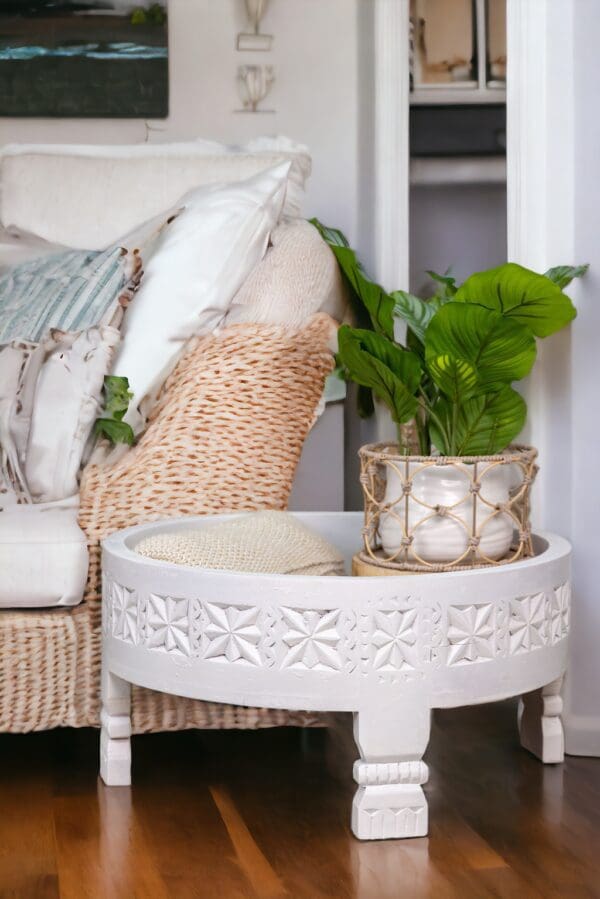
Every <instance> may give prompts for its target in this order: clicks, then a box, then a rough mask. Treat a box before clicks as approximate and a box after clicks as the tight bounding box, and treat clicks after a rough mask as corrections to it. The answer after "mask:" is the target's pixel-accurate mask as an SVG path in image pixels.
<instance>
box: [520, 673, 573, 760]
mask: <svg viewBox="0 0 600 899" xmlns="http://www.w3.org/2000/svg"><path fill="white" fill-rule="evenodd" d="M562 680H563V679H562V677H559V678H558V679H557V680H555V681H552V683H551V684H547V685H546V686H545V687H542V688H541V689H540V690H533V691H532V692H531V693H525V694H524V696H523V698H522V700H521V702H520V703H519V734H520V737H521V745H522V746H523V747H524V748H525V749H528V750H529V752H531V753H533V755H535V756H537V758H539V759H541V761H542V762H545V763H547V764H548V763H549V764H551V763H556V762H562V761H564V757H565V739H564V733H563V726H562V721H561V718H560V716H561V713H562V707H563V701H562V697H561V695H560V689H561V686H562Z"/></svg>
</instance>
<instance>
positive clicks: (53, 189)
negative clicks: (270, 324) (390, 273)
mask: <svg viewBox="0 0 600 899" xmlns="http://www.w3.org/2000/svg"><path fill="white" fill-rule="evenodd" d="M282 161H288V162H290V163H291V168H290V174H289V184H288V190H287V194H286V198H285V206H284V210H283V212H284V215H287V216H297V215H300V214H301V205H302V200H303V196H304V184H305V181H306V179H307V178H308V176H309V174H310V168H311V160H310V155H309V154H308V150H307V148H306V147H304V146H302V145H300V144H295V143H293V142H292V141H290V140H287V139H285V138H261V139H259V140H255V141H253V142H252V143H250V144H247V145H246V146H243V147H227V146H224V145H223V144H217V143H214V142H207V141H189V142H187V143H178V144H169V143H167V144H135V145H130V146H127V145H125V146H123V145H113V146H82V145H75V144H73V145H52V144H45V145H44V144H38V145H36V144H29V145H27V144H21V145H19V144H15V145H11V146H7V147H5V148H4V149H3V150H2V152H1V153H0V181H1V191H0V221H1V223H2V225H4V227H5V228H8V227H9V226H15V227H17V228H20V229H22V230H25V231H30V232H33V233H35V234H37V235H39V236H40V237H43V238H45V239H46V240H50V241H54V242H57V243H60V244H64V245H65V246H68V247H76V248H79V249H86V250H88V249H104V247H106V246H108V245H109V244H111V243H113V242H114V241H115V240H116V239H118V238H119V237H120V236H121V235H122V234H125V233H126V232H128V231H131V230H132V229H133V228H135V227H136V225H139V223H140V222H143V221H145V220H146V219H149V218H152V217H153V216H155V215H158V214H160V213H162V212H163V211H164V210H165V209H169V208H170V207H171V206H172V205H173V204H174V203H176V202H177V200H178V199H179V198H180V197H181V196H182V195H183V194H185V193H186V192H187V191H189V190H192V189H193V188H196V187H199V186H201V185H206V184H217V183H232V182H235V181H242V180H244V179H246V178H250V177H251V176H252V175H255V174H256V173H257V172H262V171H265V170H266V169H268V168H272V167H273V166H274V165H277V164H278V163H280V162H282Z"/></svg>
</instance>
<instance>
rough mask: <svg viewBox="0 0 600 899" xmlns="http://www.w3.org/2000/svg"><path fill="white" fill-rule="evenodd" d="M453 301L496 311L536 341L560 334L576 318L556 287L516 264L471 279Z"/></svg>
mask: <svg viewBox="0 0 600 899" xmlns="http://www.w3.org/2000/svg"><path fill="white" fill-rule="evenodd" d="M454 299H455V300H456V301H458V302H462V303H478V304H479V305H480V306H486V307H487V308H488V309H495V310H497V311H498V312H500V313H501V314H502V315H504V316H506V317H508V318H512V319H513V320H514V321H517V322H520V323H521V324H522V325H525V326H526V327H527V328H529V329H530V331H531V332H532V333H533V334H535V336H536V337H548V336H549V335H550V334H554V332H555V331H560V329H561V328H564V326H565V325H567V324H568V323H569V322H570V321H571V320H572V319H574V318H575V315H576V314H577V313H576V312H575V307H574V306H573V303H572V302H571V300H570V299H569V297H568V296H567V295H566V294H564V293H563V292H562V290H561V288H560V287H559V285H558V284H556V283H555V282H554V281H551V280H550V278H547V277H546V275H538V274H537V273H536V272H532V271H530V269H528V268H523V266H522V265H517V264H516V263H515V262H507V263H506V264H505V265H500V266H498V268H492V269H490V270H489V271H487V272H476V273H475V274H474V275H471V277H470V278H467V280H466V281H465V283H464V284H463V285H462V286H461V287H459V289H458V290H457V292H456V295H455V297H454Z"/></svg>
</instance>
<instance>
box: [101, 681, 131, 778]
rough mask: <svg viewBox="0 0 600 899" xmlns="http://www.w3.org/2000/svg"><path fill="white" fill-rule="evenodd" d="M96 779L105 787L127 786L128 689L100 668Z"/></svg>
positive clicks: (128, 760) (129, 710)
mask: <svg viewBox="0 0 600 899" xmlns="http://www.w3.org/2000/svg"><path fill="white" fill-rule="evenodd" d="M100 720H101V724H102V730H101V732H100V777H101V778H102V780H103V781H104V783H105V784H108V786H115V787H118V786H128V785H129V784H130V783H131V739H130V738H131V685H130V684H128V683H127V682H126V681H124V680H121V678H120V677H117V676H116V675H115V674H112V673H111V672H110V671H108V669H107V667H106V666H104V667H103V671H102V711H101V715H100Z"/></svg>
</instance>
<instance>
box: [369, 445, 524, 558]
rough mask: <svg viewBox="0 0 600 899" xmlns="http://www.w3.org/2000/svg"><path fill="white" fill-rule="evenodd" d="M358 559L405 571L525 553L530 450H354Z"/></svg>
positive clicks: (387, 447) (377, 447)
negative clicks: (360, 541)
mask: <svg viewBox="0 0 600 899" xmlns="http://www.w3.org/2000/svg"><path fill="white" fill-rule="evenodd" d="M359 456H360V463H361V475H360V479H361V485H362V489H363V495H364V504H365V524H364V528H363V538H364V550H363V551H362V552H361V553H360V554H359V558H361V559H362V560H363V561H365V562H369V563H371V564H376V565H380V566H383V567H386V568H394V569H398V570H405V571H456V570H463V569H466V568H478V567H481V566H485V565H503V564H507V563H508V562H515V561H516V560H517V559H523V558H527V557H528V556H531V555H532V554H533V549H532V544H531V531H530V524H529V508H530V502H529V500H530V489H531V485H532V483H533V481H534V479H535V475H536V473H537V466H536V464H535V460H536V457H537V450H535V449H533V448H532V447H527V446H511V447H509V448H508V449H507V450H505V451H504V452H503V453H500V454H498V455H495V456H462V457H449V456H448V457H442V456H439V457H433V456H404V455H400V454H399V453H398V447H397V446H396V445H388V444H370V445H367V446H364V447H362V449H361V450H359Z"/></svg>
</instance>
